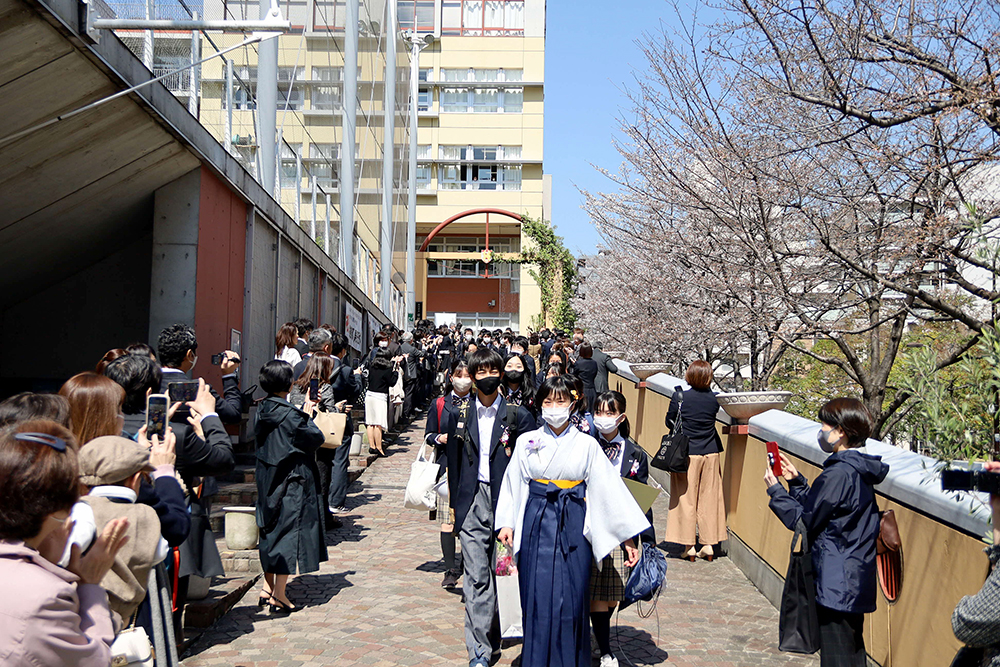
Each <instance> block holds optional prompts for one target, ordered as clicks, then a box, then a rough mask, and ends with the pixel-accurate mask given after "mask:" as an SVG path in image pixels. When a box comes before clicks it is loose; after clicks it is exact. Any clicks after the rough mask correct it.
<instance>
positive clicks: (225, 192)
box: [194, 167, 247, 390]
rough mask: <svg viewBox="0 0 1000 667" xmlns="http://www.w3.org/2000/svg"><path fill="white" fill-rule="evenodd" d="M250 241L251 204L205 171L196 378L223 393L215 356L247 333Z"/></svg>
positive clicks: (200, 214) (200, 221) (200, 222)
mask: <svg viewBox="0 0 1000 667" xmlns="http://www.w3.org/2000/svg"><path fill="white" fill-rule="evenodd" d="M246 240H247V208H246V204H244V202H243V200H241V199H240V198H239V197H238V196H236V194H235V193H233V192H232V191H231V190H230V189H229V188H228V187H226V185H225V184H224V183H222V181H220V180H219V179H218V178H216V177H215V175H214V174H212V172H211V171H209V170H208V169H207V168H205V167H202V169H201V197H200V201H199V208H198V281H197V285H196V287H195V289H196V294H195V312H194V320H195V331H196V332H197V334H198V370H197V373H196V374H197V375H198V376H201V377H204V378H205V381H206V382H209V383H211V384H212V385H213V386H214V387H215V388H216V389H217V390H218V389H221V388H222V373H221V372H220V371H219V367H218V366H212V361H211V356H212V355H213V354H218V353H219V352H222V351H223V350H227V349H229V346H230V330H232V329H237V330H239V331H242V330H243V289H244V281H243V278H244V271H245V268H246ZM244 335H245V332H244ZM241 370H242V372H243V373H246V372H247V370H246V369H245V368H243V369H241Z"/></svg>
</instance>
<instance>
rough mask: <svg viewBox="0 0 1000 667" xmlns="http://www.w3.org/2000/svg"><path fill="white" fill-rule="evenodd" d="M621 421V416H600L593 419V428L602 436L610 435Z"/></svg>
mask: <svg viewBox="0 0 1000 667" xmlns="http://www.w3.org/2000/svg"><path fill="white" fill-rule="evenodd" d="M620 420H621V415H618V416H617V417H607V416H604V415H601V416H599V417H594V426H596V427H597V430H598V431H600V432H601V433H602V434H603V435H611V434H612V433H614V432H615V431H617V430H618V422H619V421H620Z"/></svg>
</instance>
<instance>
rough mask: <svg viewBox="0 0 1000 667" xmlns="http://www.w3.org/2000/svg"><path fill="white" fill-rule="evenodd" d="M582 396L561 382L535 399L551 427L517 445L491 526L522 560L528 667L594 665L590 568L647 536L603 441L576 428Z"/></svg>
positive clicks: (631, 552) (568, 380) (632, 558)
mask: <svg viewBox="0 0 1000 667" xmlns="http://www.w3.org/2000/svg"><path fill="white" fill-rule="evenodd" d="M582 397H583V394H582V393H581V392H580V391H579V390H578V389H577V388H576V385H575V382H574V378H572V377H568V376H565V375H560V376H558V377H554V378H549V379H547V380H546V381H545V382H543V383H542V386H541V388H540V389H539V391H538V394H537V396H536V405H538V406H540V408H541V411H542V418H543V419H544V420H545V422H546V425H545V426H544V427H543V428H541V429H538V430H536V431H531V432H529V433H524V434H522V435H520V436H519V437H518V439H517V445H516V447H515V448H514V454H513V456H512V457H511V460H510V463H509V464H508V466H507V472H506V474H505V475H504V480H503V485H502V487H501V489H500V498H499V500H498V502H497V509H496V518H495V523H494V525H496V526H497V527H499V529H500V534H499V539H500V541H501V542H503V543H504V544H507V545H508V546H513V548H514V553H515V554H516V555H517V557H518V571H519V575H520V580H519V581H520V588H521V608H522V612H523V615H524V618H523V620H524V629H525V634H524V647H523V649H522V652H521V656H522V657H521V660H522V662H521V664H522V666H523V667H543V666H548V667H571V666H577V667H584V666H586V665H590V628H589V625H590V623H589V622H588V620H589V618H588V612H589V611H590V596H589V595H588V585H589V583H590V568H591V563H592V561H593V560H594V559H596V560H597V561H598V562H603V560H604V557H605V556H607V555H608V554H610V553H611V552H612V551H613V550H614V549H617V548H618V547H619V545H621V544H622V543H624V544H625V549H626V552H627V553H628V559H627V560H626V565H627V566H629V567H633V566H635V564H636V563H637V562H638V561H639V551H638V549H636V547H635V543H634V542H633V541H632V538H633V537H634V536H636V535H639V534H640V533H642V532H643V531H644V530H646V529H647V528H649V522H648V521H647V520H646V517H645V516H643V514H642V511H641V510H640V509H639V506H638V505H637V504H636V503H635V501H634V500H633V498H632V495H631V494H630V493H629V491H628V489H627V488H626V487H625V484H624V483H623V482H622V481H621V477H620V475H619V472H618V470H616V469H615V467H614V466H613V465H612V464H611V462H610V461H609V460H608V457H607V456H606V455H605V454H604V453H603V452H602V451H601V448H600V446H599V445H598V444H597V441H596V440H594V438H592V437H590V436H589V435H587V434H585V433H583V432H582V431H580V430H579V429H577V428H573V427H571V426H570V423H569V418H570V414H572V412H573V411H574V409H575V408H576V407H577V404H578V403H579V402H580V400H581V399H582Z"/></svg>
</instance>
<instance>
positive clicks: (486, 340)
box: [483, 337, 493, 345]
mask: <svg viewBox="0 0 1000 667" xmlns="http://www.w3.org/2000/svg"><path fill="white" fill-rule="evenodd" d="M491 340H493V339H492V338H489V337H486V338H484V339H483V342H484V343H486V344H487V345H489V344H490V341H491Z"/></svg>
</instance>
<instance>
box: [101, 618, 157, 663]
mask: <svg viewBox="0 0 1000 667" xmlns="http://www.w3.org/2000/svg"><path fill="white" fill-rule="evenodd" d="M138 613H139V612H138V611H137V612H135V613H134V614H132V623H131V624H130V625H129V627H128V629H127V630H122V631H121V632H120V633H118V636H117V637H115V641H114V642H112V644H111V667H153V665H154V662H155V660H156V652H155V651H154V650H153V642H151V641H149V635H147V634H146V631H145V630H144V629H143V628H142V626H139V627H136V625H135V619H136V616H137V615H138Z"/></svg>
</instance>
